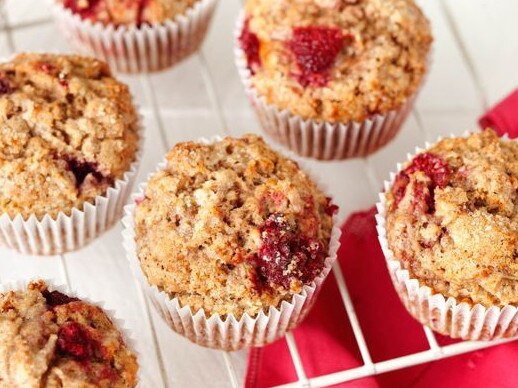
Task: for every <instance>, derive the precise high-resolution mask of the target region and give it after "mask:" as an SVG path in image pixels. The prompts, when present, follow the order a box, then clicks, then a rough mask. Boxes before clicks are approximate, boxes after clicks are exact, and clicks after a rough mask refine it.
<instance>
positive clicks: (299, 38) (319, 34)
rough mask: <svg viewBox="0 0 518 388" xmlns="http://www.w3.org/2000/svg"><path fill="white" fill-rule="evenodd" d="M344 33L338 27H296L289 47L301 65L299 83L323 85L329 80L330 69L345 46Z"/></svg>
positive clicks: (299, 65)
mask: <svg viewBox="0 0 518 388" xmlns="http://www.w3.org/2000/svg"><path fill="white" fill-rule="evenodd" d="M344 41H345V39H344V35H343V34H342V31H341V30H340V29H338V28H336V27H324V26H308V27H295V28H294V29H293V38H292V40H291V41H290V42H288V47H289V48H290V50H291V51H292V52H293V54H294V56H295V61H296V62H297V65H298V67H299V71H300V73H299V74H296V75H295V76H296V78H297V80H298V81H299V83H300V84H301V85H302V86H304V87H306V86H308V85H313V86H318V87H322V86H325V85H326V84H327V82H328V80H329V71H330V70H331V67H332V66H333V64H334V62H335V60H336V56H337V55H338V53H339V52H340V50H341V49H342V47H343V46H344Z"/></svg>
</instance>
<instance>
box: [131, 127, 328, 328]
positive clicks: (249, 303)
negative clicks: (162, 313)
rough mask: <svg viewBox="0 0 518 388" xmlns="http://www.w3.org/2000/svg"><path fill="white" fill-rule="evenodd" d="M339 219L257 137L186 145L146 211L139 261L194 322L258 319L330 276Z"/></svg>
mask: <svg viewBox="0 0 518 388" xmlns="http://www.w3.org/2000/svg"><path fill="white" fill-rule="evenodd" d="M336 210H337V208H336V206H335V205H333V204H331V202H330V199H329V198H327V197H326V196H325V195H324V194H323V193H322V192H321V191H320V190H319V189H318V188H317V186H316V185H315V184H314V183H313V182H312V181H311V179H310V178H309V177H308V176H307V175H306V174H305V173H304V172H303V171H302V170H301V169H300V168H299V167H298V165H297V164H296V163H295V162H294V161H291V160H289V159H286V158H284V157H282V156H281V155H279V154H278V153H276V152H274V151H273V150H272V149H271V148H270V147H268V146H267V145H266V144H265V143H264V141H263V140H262V139H261V138H259V137H257V136H252V135H247V136H245V137H243V138H240V139H235V138H229V137H227V138H225V139H223V140H222V141H218V142H215V143H213V144H209V145H207V144H200V143H194V142H188V143H180V144H177V145H176V146H175V147H174V148H173V149H172V150H171V151H170V152H169V154H168V155H167V166H166V167H165V168H164V169H162V170H161V171H159V172H157V173H155V174H154V175H153V176H152V177H151V178H150V180H149V182H148V185H147V187H146V190H145V197H144V198H141V199H139V200H138V201H137V207H136V211H135V234H136V238H135V239H136V243H137V255H138V258H139V260H140V262H141V267H142V269H143V271H144V273H145V275H146V277H147V279H148V281H149V283H150V284H151V285H155V286H157V287H158V288H159V289H160V290H162V291H165V292H167V293H168V294H169V295H170V296H171V297H177V298H178V300H179V301H180V304H181V305H182V306H190V307H191V309H192V310H193V312H194V311H197V310H199V309H201V308H203V309H204V311H205V313H206V314H207V315H211V314H214V313H215V314H220V315H226V314H234V316H236V317H238V318H239V317H240V316H241V315H242V314H244V313H248V314H249V315H251V316H254V315H256V314H258V313H259V312H260V311H267V310H268V308H269V307H270V306H273V307H278V306H279V304H280V303H281V302H282V301H283V300H290V299H291V297H292V296H293V294H295V293H298V292H300V291H301V290H302V287H303V285H304V284H309V283H311V282H312V281H313V279H314V278H315V277H316V276H318V275H319V274H320V273H321V271H322V269H323V267H324V263H325V259H326V258H327V256H328V249H329V240H330V235H331V229H332V214H333V213H334V212H336Z"/></svg>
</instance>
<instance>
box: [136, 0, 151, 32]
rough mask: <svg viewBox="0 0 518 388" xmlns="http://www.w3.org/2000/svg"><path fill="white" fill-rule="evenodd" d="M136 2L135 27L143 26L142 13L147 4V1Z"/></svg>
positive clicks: (138, 0)
mask: <svg viewBox="0 0 518 388" xmlns="http://www.w3.org/2000/svg"><path fill="white" fill-rule="evenodd" d="M136 2H137V20H136V23H137V26H141V25H142V24H144V11H145V9H146V6H147V4H148V2H149V0H136Z"/></svg>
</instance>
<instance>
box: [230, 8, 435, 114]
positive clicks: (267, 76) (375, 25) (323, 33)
mask: <svg viewBox="0 0 518 388" xmlns="http://www.w3.org/2000/svg"><path fill="white" fill-rule="evenodd" d="M239 43H240V46H241V48H242V49H243V50H244V53H245V56H246V59H247V62H248V66H249V69H250V70H251V72H252V77H251V83H252V87H253V88H254V89H255V90H256V91H257V93H258V94H259V95H260V96H263V97H264V98H265V99H266V101H267V103H269V104H273V105H274V106H275V107H277V108H278V109H281V110H282V109H287V110H289V111H290V112H291V113H292V114H294V115H297V116H300V117H302V118H304V119H315V120H324V121H330V122H349V121H364V120H365V119H366V118H368V117H369V116H372V115H374V114H385V113H387V112H389V111H391V110H397V109H399V108H400V107H401V106H402V105H403V104H404V103H405V102H406V101H407V99H408V98H409V97H410V96H412V95H413V94H414V93H415V92H416V91H417V89H418V87H419V85H420V84H421V81H422V78H423V75H424V74H425V72H426V69H427V57H428V52H429V50H430V46H431V43H432V35H431V31H430V26H429V23H428V21H427V19H426V17H425V16H424V15H423V13H422V12H421V10H420V9H419V7H418V6H417V5H416V4H415V3H414V1H413V0H296V1H293V0H248V2H247V4H246V11H245V23H244V28H243V30H242V33H241V35H240V37H239Z"/></svg>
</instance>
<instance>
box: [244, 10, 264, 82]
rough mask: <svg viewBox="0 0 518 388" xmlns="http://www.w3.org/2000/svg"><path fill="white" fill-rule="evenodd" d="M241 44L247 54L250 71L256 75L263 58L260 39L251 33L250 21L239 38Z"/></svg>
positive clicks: (246, 22)
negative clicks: (260, 53)
mask: <svg viewBox="0 0 518 388" xmlns="http://www.w3.org/2000/svg"><path fill="white" fill-rule="evenodd" d="M239 43H240V44H241V48H242V49H243V51H244V52H245V55H246V61H247V63H248V69H250V71H251V72H252V74H255V72H256V71H257V70H258V69H259V68H260V67H261V57H260V56H259V38H257V35H256V34H254V33H253V32H252V31H250V20H248V19H247V20H246V21H245V25H244V26H243V31H242V32H241V35H240V36H239Z"/></svg>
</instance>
